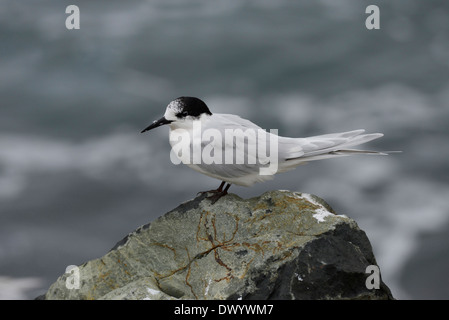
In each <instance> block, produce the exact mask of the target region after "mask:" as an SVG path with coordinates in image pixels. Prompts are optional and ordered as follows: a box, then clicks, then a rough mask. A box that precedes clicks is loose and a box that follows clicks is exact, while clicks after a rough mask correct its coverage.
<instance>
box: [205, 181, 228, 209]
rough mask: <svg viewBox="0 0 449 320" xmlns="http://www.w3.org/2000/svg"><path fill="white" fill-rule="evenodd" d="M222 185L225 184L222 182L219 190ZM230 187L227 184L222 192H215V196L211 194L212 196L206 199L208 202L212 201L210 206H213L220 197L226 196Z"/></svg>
mask: <svg viewBox="0 0 449 320" xmlns="http://www.w3.org/2000/svg"><path fill="white" fill-rule="evenodd" d="M224 183H225V182H224V181H223V183H222V184H221V185H220V188H222V187H223V184H224ZM230 186H231V184H230V183H228V185H227V186H226V188H224V190H223V191H218V192H216V193H215V194H213V195H211V196H209V197H207V199H210V200H211V201H212V204H214V203H215V202H217V201H218V199H220V198H221V197H223V196H225V195H227V194H228V189H229V187H230ZM220 188H219V189H220Z"/></svg>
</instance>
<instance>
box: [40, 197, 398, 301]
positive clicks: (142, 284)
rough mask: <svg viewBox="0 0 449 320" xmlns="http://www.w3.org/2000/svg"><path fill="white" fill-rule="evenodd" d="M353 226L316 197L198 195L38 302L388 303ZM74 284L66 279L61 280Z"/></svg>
mask: <svg viewBox="0 0 449 320" xmlns="http://www.w3.org/2000/svg"><path fill="white" fill-rule="evenodd" d="M369 265H376V260H375V257H374V255H373V253H372V249H371V245H370V242H369V240H368V238H367V236H366V234H365V233H364V232H363V231H362V230H360V229H359V228H358V226H357V224H356V222H355V221H354V220H352V219H350V218H348V217H346V216H342V215H336V214H335V213H334V212H333V210H332V209H331V208H330V206H329V205H328V204H326V203H325V202H324V201H323V200H321V199H319V198H318V197H315V196H312V195H309V194H304V193H303V194H302V193H297V192H289V191H271V192H267V193H264V194H263V195H261V196H260V197H256V198H252V199H247V200H244V199H241V198H239V197H238V196H236V195H233V194H229V195H227V196H225V197H223V198H221V199H220V200H219V201H218V202H216V203H215V204H214V205H212V204H211V202H210V200H208V199H205V195H203V196H200V197H197V198H195V199H193V200H191V201H187V202H186V203H183V204H181V205H180V206H178V207H177V208H176V209H174V210H172V211H170V212H168V213H166V214H165V215H163V216H161V217H159V218H158V219H156V220H154V221H153V222H151V223H149V224H147V225H144V226H142V227H140V228H138V229H136V230H135V231H134V232H132V233H130V234H129V235H128V236H126V237H125V238H124V239H123V240H121V241H120V242H118V243H117V244H116V245H115V246H114V248H112V249H111V251H110V252H108V253H107V254H105V255H104V256H103V257H101V258H99V259H95V260H92V261H89V262H87V263H84V264H82V265H80V266H78V271H79V286H78V288H75V289H73V288H72V289H70V288H71V286H70V285H67V282H68V281H72V280H73V279H72V278H73V274H70V273H66V274H63V275H62V276H60V277H59V278H58V279H57V281H56V282H55V283H54V284H53V285H51V287H50V288H49V290H48V291H47V293H46V294H45V295H44V296H42V297H41V298H45V299H132V300H134V299H157V300H158V299H393V297H392V295H391V292H390V290H389V289H388V287H387V286H386V285H385V284H384V283H383V282H382V281H381V280H380V288H379V289H368V288H367V286H366V284H365V282H366V281H367V278H368V276H370V274H368V273H365V271H366V268H367V266H369ZM70 283H73V282H70Z"/></svg>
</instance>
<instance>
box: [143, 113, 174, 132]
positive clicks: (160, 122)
mask: <svg viewBox="0 0 449 320" xmlns="http://www.w3.org/2000/svg"><path fill="white" fill-rule="evenodd" d="M172 122H173V121H172V120H167V119H165V117H162V118H160V119H159V120H155V121H153V123H152V124H150V125H149V126H148V127H146V128H145V129H143V130H142V131H141V132H140V133H144V132H145V131H149V130H151V129H154V128H157V127H160V126H162V125H164V124H169V123H172Z"/></svg>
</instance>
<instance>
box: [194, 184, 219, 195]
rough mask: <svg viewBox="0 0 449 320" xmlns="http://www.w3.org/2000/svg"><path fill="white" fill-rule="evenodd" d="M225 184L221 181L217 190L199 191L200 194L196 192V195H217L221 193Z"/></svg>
mask: <svg viewBox="0 0 449 320" xmlns="http://www.w3.org/2000/svg"><path fill="white" fill-rule="evenodd" d="M225 183H226V181H223V182H222V183H221V184H220V186H219V187H218V189H215V190H209V191H200V192H198V193H197V194H196V195H199V194H205V193H208V192H211V193H219V192H223V186H224V185H225Z"/></svg>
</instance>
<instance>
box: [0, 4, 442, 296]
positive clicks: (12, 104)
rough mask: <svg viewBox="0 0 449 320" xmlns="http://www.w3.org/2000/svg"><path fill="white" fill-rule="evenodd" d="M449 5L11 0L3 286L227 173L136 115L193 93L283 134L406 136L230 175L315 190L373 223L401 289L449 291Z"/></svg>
mask: <svg viewBox="0 0 449 320" xmlns="http://www.w3.org/2000/svg"><path fill="white" fill-rule="evenodd" d="M70 4H76V5H78V6H79V8H80V11H81V20H80V25H81V29H80V30H67V29H66V28H65V19H66V17H67V14H66V13H65V8H66V7H67V6H68V5H70ZM369 4H376V5H378V6H379V8H380V14H381V20H380V26H381V28H380V30H371V31H369V30H367V29H366V28H365V19H366V17H367V14H365V8H366V7H367V6H368V5H369ZM448 16H449V3H448V2H447V1H445V0H431V1H422V0H393V1H391V0H390V1H386V0H384V1H351V0H319V1H305V0H303V1H299V0H297V1H288V0H276V1H272V0H257V1H255V0H254V1H243V0H238V1H237V0H226V1H224V0H222V1H206V0H195V1H193V0H189V1H186V0H170V1H167V0H155V1H150V0H147V1H145V0H131V1H126V2H125V1H118V0H114V1H112V0H108V1H87V0H84V1H66V0H63V1H56V0H41V1H39V3H37V2H36V1H31V0H21V1H12V0H0V98H1V102H0V299H32V298H34V297H36V296H37V295H40V294H42V293H44V292H45V291H46V290H47V288H48V286H49V285H50V284H51V283H52V282H54V281H55V280H56V278H57V277H58V276H59V275H61V274H62V273H64V271H65V268H66V266H68V265H72V264H75V265H76V264H81V263H83V262H85V261H87V260H90V259H94V258H97V257H100V256H102V255H103V254H105V253H106V252H107V251H108V250H109V249H110V248H111V247H112V246H114V244H115V243H116V242H117V241H118V240H120V239H121V238H122V237H123V236H125V235H126V234H127V233H128V232H130V231H132V230H134V229H135V228H136V227H138V226H140V225H142V224H145V223H147V222H149V221H151V220H154V219H155V218H156V217H158V216H160V215H162V214H164V213H165V212H167V211H169V210H171V209H173V208H174V207H176V206H177V205H178V204H180V203H181V202H184V201H187V200H189V199H191V198H193V197H195V194H196V191H199V190H207V189H208V188H215V187H216V186H218V184H219V182H218V181H217V180H213V179H211V178H208V177H206V176H202V175H200V174H198V173H196V172H194V171H192V170H191V169H189V168H187V167H185V166H184V167H183V166H175V165H173V164H172V163H171V162H170V160H169V159H170V158H169V151H170V148H169V144H168V128H165V127H164V128H160V129H157V130H154V131H151V133H147V134H143V135H142V134H140V133H139V132H140V130H141V129H143V128H144V127H146V126H147V125H148V124H149V123H150V122H151V121H153V120H155V119H157V118H159V117H160V116H162V114H163V113H164V110H165V107H166V105H167V104H168V102H170V101H171V100H173V99H174V98H176V97H178V96H181V95H190V96H197V97H200V98H202V99H203V100H204V101H205V102H206V103H207V104H208V105H209V107H210V109H211V111H212V112H218V113H235V114H239V115H241V116H243V117H246V118H248V119H251V120H252V121H254V122H256V123H258V124H259V125H261V126H262V127H264V128H266V129H279V134H280V135H286V136H296V137H303V136H308V135H315V134H324V133H332V132H340V131H346V130H353V129H360V128H364V129H366V130H367V131H369V132H383V133H384V134H385V137H384V138H382V139H379V140H376V141H374V142H372V143H370V144H369V146H368V147H369V148H372V149H376V150H402V151H403V153H401V154H394V155H391V156H389V157H352V158H344V159H343V158H341V159H335V160H326V161H319V162H314V163H310V164H308V165H307V166H302V167H299V168H297V169H296V170H295V171H293V172H290V173H289V174H280V175H278V176H277V178H276V179H275V180H274V181H271V182H266V183H264V184H259V185H256V186H254V187H252V188H243V187H238V186H233V187H232V188H231V192H233V193H236V194H238V195H239V196H241V197H243V198H249V197H253V196H258V195H260V194H261V193H263V192H265V191H268V190H273V189H289V190H293V191H300V192H307V193H312V194H316V195H317V196H320V197H322V198H324V199H325V200H326V201H328V202H329V204H330V205H331V206H332V207H333V208H334V209H335V210H336V211H337V212H338V213H339V214H345V215H347V216H349V217H352V218H354V219H355V220H356V221H357V222H358V224H359V226H360V227H361V228H362V229H363V230H365V231H366V233H367V235H368V237H369V239H370V240H371V243H372V245H373V249H374V253H375V255H376V258H377V262H378V264H379V266H380V268H381V272H382V278H383V280H384V281H385V283H386V284H387V285H388V286H389V287H390V288H391V290H392V292H393V295H394V296H395V297H396V298H398V299H448V298H449V277H448V276H447V269H448V267H449V241H448V240H449V183H448V182H449V181H448V180H449V179H448V177H449V161H448V159H449V148H448V135H449V125H448V124H449V19H448ZM192 182H193V184H192Z"/></svg>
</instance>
